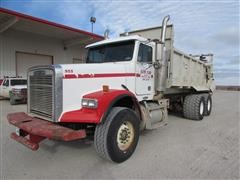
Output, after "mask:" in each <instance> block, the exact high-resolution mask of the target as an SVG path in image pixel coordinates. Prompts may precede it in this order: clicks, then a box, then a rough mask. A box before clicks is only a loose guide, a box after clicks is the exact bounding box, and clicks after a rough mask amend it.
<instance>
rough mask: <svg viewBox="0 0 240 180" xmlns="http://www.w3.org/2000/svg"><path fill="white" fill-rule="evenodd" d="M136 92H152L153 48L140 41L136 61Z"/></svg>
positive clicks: (145, 93) (138, 93)
mask: <svg viewBox="0 0 240 180" xmlns="http://www.w3.org/2000/svg"><path fill="white" fill-rule="evenodd" d="M136 73H137V76H136V81H135V82H136V94H137V95H149V94H152V93H154V68H153V48H152V47H151V46H148V45H146V44H142V43H140V45H139V49H138V57H137V63H136Z"/></svg>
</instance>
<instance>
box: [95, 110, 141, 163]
mask: <svg viewBox="0 0 240 180" xmlns="http://www.w3.org/2000/svg"><path fill="white" fill-rule="evenodd" d="M138 138H139V119H138V117H137V115H136V113H135V112H134V111H133V110H131V109H128V108H123V107H114V108H113V109H112V110H111V112H110V114H109V115H108V116H107V119H106V120H105V121H104V122H102V123H100V124H98V125H97V127H96V129H95V133H94V146H95V149H96V151H97V153H98V154H99V155H100V156H101V157H102V158H104V159H109V160H111V161H114V162H117V163H121V162H123V161H125V160H127V159H128V158H130V157H131V155H132V154H133V152H134V150H135V149H136V146H137V143H138Z"/></svg>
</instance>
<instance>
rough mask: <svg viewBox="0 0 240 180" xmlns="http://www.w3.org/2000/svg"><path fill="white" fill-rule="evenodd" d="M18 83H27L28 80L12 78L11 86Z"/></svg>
mask: <svg viewBox="0 0 240 180" xmlns="http://www.w3.org/2000/svg"><path fill="white" fill-rule="evenodd" d="M16 85H27V80H25V79H12V80H11V86H16Z"/></svg>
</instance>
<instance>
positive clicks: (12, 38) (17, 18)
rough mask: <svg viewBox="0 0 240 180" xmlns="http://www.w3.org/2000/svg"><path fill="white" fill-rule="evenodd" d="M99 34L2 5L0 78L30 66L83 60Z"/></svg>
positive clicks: (97, 39) (0, 15) (100, 37)
mask: <svg viewBox="0 0 240 180" xmlns="http://www.w3.org/2000/svg"><path fill="white" fill-rule="evenodd" d="M102 39H103V37H102V36H100V35H97V34H93V33H90V32H86V31H83V30H80V29H75V28H72V27H68V26H65V25H61V24H57V23H54V22H50V21H46V20H43V19H39V18H36V17H32V16H29V15H26V14H22V13H18V12H15V11H11V10H8V9H4V8H0V79H1V78H3V77H4V76H23V77H24V76H26V71H27V69H28V68H29V67H31V66H35V65H47V64H60V63H61V64H70V63H82V62H83V61H84V57H85V54H86V50H85V48H84V47H85V46H86V45H87V44H90V43H93V42H96V41H99V40H102Z"/></svg>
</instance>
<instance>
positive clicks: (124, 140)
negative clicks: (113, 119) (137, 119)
mask: <svg viewBox="0 0 240 180" xmlns="http://www.w3.org/2000/svg"><path fill="white" fill-rule="evenodd" d="M133 139H134V128H133V125H132V123H130V122H129V121H125V122H123V123H122V124H121V126H120V127H119V129H118V133H117V144H118V148H119V149H120V150H122V151H125V150H127V149H128V148H129V147H130V146H131V145H132V143H133Z"/></svg>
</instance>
